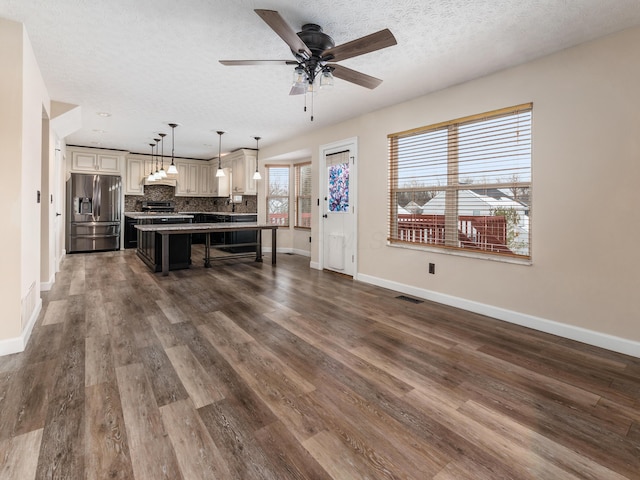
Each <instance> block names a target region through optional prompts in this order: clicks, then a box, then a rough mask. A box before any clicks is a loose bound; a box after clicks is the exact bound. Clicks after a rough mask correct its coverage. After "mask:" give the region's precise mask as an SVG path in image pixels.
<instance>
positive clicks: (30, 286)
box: [0, 19, 51, 354]
mask: <svg viewBox="0 0 640 480" xmlns="http://www.w3.org/2000/svg"><path fill="white" fill-rule="evenodd" d="M0 43H1V44H2V45H3V49H2V50H1V52H0V65H2V66H3V75H1V76H0V97H1V102H0V103H1V104H2V110H1V111H0V131H1V132H2V135H3V136H2V139H1V141H0V155H1V156H2V158H3V159H4V161H3V167H6V168H7V171H6V172H3V177H4V178H3V181H4V186H3V189H2V193H0V199H1V200H2V201H3V205H6V206H7V209H8V212H9V218H8V220H7V222H6V230H5V231H4V232H3V235H2V236H0V237H1V239H0V242H1V243H0V247H1V248H0V251H2V252H3V261H2V275H1V279H0V303H1V304H2V305H3V315H2V317H1V318H2V319H1V320H0V354H1V353H8V352H9V351H18V350H20V349H22V348H23V347H24V344H25V342H26V340H27V339H28V336H29V333H30V331H31V328H32V327H33V324H34V323H35V320H36V318H37V315H38V313H39V311H40V308H41V304H42V302H41V300H40V268H41V264H40V253H41V250H40V240H41V204H39V203H38V202H37V192H38V190H40V191H42V183H41V169H42V164H43V160H42V158H43V154H42V126H43V122H42V119H43V114H44V115H45V116H49V105H50V100H49V97H48V94H47V91H46V87H45V85H44V81H43V79H42V75H41V74H40V70H39V68H38V64H37V62H36V59H35V56H34V54H33V50H32V48H31V44H30V42H29V39H28V37H27V33H26V31H25V29H24V27H23V25H22V24H19V23H15V22H11V21H8V20H4V19H0ZM45 135H46V134H45ZM50 135H51V133H50V132H49V136H50ZM46 150H47V151H49V149H48V148H47V149H46ZM49 162H50V159H46V160H45V163H47V164H50V163H49ZM43 200H44V199H43Z"/></svg>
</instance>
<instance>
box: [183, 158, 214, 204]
mask: <svg viewBox="0 0 640 480" xmlns="http://www.w3.org/2000/svg"><path fill="white" fill-rule="evenodd" d="M175 164H176V168H177V169H178V185H177V186H176V197H215V196H216V195H217V189H216V188H215V186H216V185H215V183H214V181H213V175H214V174H213V168H212V166H211V162H208V161H207V162H205V161H197V160H194V161H184V160H180V161H176V162H175Z"/></svg>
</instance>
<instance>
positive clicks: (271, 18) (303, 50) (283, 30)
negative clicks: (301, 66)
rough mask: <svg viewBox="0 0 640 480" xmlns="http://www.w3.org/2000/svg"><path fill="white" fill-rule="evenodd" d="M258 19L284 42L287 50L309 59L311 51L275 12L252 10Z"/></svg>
mask: <svg viewBox="0 0 640 480" xmlns="http://www.w3.org/2000/svg"><path fill="white" fill-rule="evenodd" d="M254 12H256V13H257V14H258V15H260V18H262V20H264V21H265V23H266V24H267V25H269V26H270V27H271V29H272V30H273V31H274V32H276V33H277V34H278V35H279V36H280V38H281V39H282V40H284V41H285V43H286V44H287V45H289V48H291V50H293V51H294V52H298V53H299V54H300V55H302V56H306V57H307V58H309V57H311V50H309V47H307V45H305V43H304V42H303V41H302V40H301V39H300V37H299V36H298V34H297V33H296V32H295V31H294V30H293V29H292V28H291V27H290V26H289V24H288V23H287V22H286V21H285V20H284V18H282V16H281V15H280V14H279V13H278V12H276V11H275V10H260V9H256V10H254Z"/></svg>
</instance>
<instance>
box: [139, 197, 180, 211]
mask: <svg viewBox="0 0 640 480" xmlns="http://www.w3.org/2000/svg"><path fill="white" fill-rule="evenodd" d="M142 211H143V212H147V213H154V212H156V213H173V212H175V211H176V202H174V201H171V200H161V201H160V200H159V201H152V200H145V201H143V202H142Z"/></svg>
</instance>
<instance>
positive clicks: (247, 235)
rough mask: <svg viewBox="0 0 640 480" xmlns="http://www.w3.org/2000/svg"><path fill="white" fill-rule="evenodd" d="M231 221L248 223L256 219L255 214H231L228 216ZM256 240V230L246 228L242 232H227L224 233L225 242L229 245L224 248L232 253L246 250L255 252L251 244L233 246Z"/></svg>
mask: <svg viewBox="0 0 640 480" xmlns="http://www.w3.org/2000/svg"><path fill="white" fill-rule="evenodd" d="M230 219H231V222H232V223H249V222H256V221H257V220H258V216H257V215H231V216H230ZM257 241H258V232H257V231H256V230H246V231H243V232H227V233H225V243H226V244H227V245H231V246H230V247H228V248H226V249H225V250H228V251H229V252H232V253H246V252H255V251H256V247H255V246H252V245H246V246H234V245H242V244H247V243H256V242H257Z"/></svg>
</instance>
